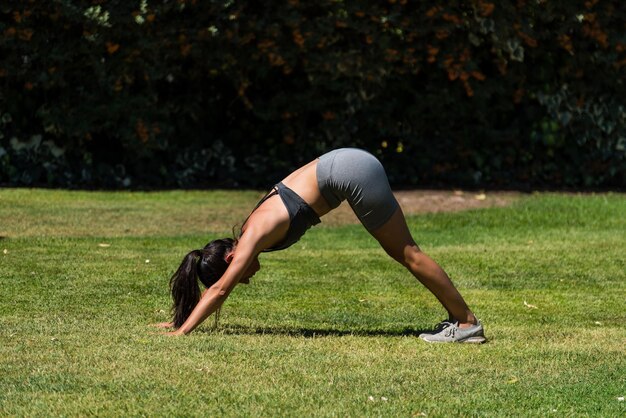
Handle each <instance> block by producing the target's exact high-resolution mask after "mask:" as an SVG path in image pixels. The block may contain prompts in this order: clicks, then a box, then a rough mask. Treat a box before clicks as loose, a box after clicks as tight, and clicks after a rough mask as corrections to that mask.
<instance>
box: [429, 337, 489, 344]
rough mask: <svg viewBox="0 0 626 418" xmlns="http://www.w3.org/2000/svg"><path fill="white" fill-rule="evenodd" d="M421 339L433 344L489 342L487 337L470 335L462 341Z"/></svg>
mask: <svg viewBox="0 0 626 418" xmlns="http://www.w3.org/2000/svg"><path fill="white" fill-rule="evenodd" d="M420 340H422V341H426V342H427V343H433V344H450V343H458V344H484V343H486V342H487V339H486V338H485V337H469V338H466V339H465V340H461V341H429V340H427V339H425V338H421V337H420Z"/></svg>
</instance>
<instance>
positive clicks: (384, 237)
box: [370, 206, 419, 263]
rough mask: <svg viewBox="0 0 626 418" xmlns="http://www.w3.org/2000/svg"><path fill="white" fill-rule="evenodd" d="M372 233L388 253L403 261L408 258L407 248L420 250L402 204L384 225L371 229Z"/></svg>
mask: <svg viewBox="0 0 626 418" xmlns="http://www.w3.org/2000/svg"><path fill="white" fill-rule="evenodd" d="M370 234H372V236H373V237H374V238H376V240H377V241H378V242H379V243H380V245H381V246H382V247H383V249H384V250H385V251H386V252H387V254H389V255H390V256H391V257H392V258H393V259H395V260H397V261H399V262H401V263H402V262H403V261H404V260H405V258H406V251H407V250H409V249H411V250H416V249H418V250H419V248H418V246H417V244H416V243H415V241H414V240H413V237H412V236H411V231H409V227H408V226H407V224H406V219H405V218H404V213H403V212H402V209H401V208H400V206H398V208H397V209H396V211H395V212H394V213H393V215H391V218H389V220H388V221H387V222H385V223H384V224H383V226H381V227H379V228H377V229H375V230H374V231H370Z"/></svg>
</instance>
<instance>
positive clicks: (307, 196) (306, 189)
mask: <svg viewBox="0 0 626 418" xmlns="http://www.w3.org/2000/svg"><path fill="white" fill-rule="evenodd" d="M318 161H319V160H318V159H315V160H313V161H311V162H310V163H308V164H307V165H305V166H302V167H300V168H299V169H297V170H296V171H294V172H293V173H291V174H290V175H288V176H287V177H285V178H284V179H283V181H282V183H283V184H284V185H285V186H287V187H289V188H290V189H291V190H293V191H294V192H296V193H297V194H298V196H300V197H301V198H302V199H303V200H304V201H305V202H306V203H308V204H309V206H311V207H312V208H313V210H314V211H315V213H317V216H319V217H322V216H324V215H326V214H327V213H328V212H330V206H329V205H328V203H327V202H326V199H324V197H323V196H322V194H321V193H320V189H319V187H318V185H317V172H316V170H317V162H318Z"/></svg>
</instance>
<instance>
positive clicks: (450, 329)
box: [444, 322, 458, 338]
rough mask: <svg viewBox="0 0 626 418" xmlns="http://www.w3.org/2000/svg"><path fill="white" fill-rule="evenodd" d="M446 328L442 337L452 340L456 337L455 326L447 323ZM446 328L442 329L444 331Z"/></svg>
mask: <svg viewBox="0 0 626 418" xmlns="http://www.w3.org/2000/svg"><path fill="white" fill-rule="evenodd" d="M446 328H447V331H446V333H445V334H444V335H445V336H446V337H450V338H454V336H455V335H456V330H457V329H458V327H457V326H456V324H453V323H450V322H448V324H447V326H446ZM446 328H444V329H446Z"/></svg>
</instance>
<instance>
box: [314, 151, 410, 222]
mask: <svg viewBox="0 0 626 418" xmlns="http://www.w3.org/2000/svg"><path fill="white" fill-rule="evenodd" d="M316 174H317V184H318V187H319V189H320V192H321V193H322V196H324V199H326V201H327V202H328V204H329V205H330V207H331V208H333V209H334V208H336V207H337V206H339V204H340V203H341V202H342V201H343V200H347V201H348V203H349V204H350V207H351V208H352V210H353V211H354V213H355V214H356V216H357V217H358V218H359V220H360V221H361V223H362V224H363V226H365V228H366V229H367V230H368V231H370V232H371V231H374V230H375V229H377V228H379V227H381V226H383V225H384V224H385V222H387V221H388V220H389V218H391V215H393V214H394V212H395V211H396V209H397V208H398V207H399V205H398V201H397V200H396V198H395V197H394V196H393V193H392V192H391V187H390V186H389V180H388V179H387V175H386V174H385V169H384V168H383V165H382V164H381V163H380V161H378V159H377V158H376V157H374V156H373V155H372V154H370V153H369V152H367V151H363V150H360V149H357V148H340V149H336V150H334V151H330V152H328V153H326V154H324V155H322V156H321V157H319V161H318V163H317V173H316Z"/></svg>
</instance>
